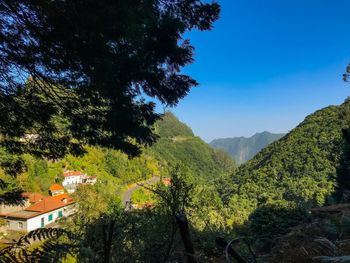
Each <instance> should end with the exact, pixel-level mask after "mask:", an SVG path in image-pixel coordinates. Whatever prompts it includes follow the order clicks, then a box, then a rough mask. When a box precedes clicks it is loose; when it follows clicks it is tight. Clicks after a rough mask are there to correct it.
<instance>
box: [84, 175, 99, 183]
mask: <svg viewBox="0 0 350 263" xmlns="http://www.w3.org/2000/svg"><path fill="white" fill-rule="evenodd" d="M96 180H97V177H96V176H87V177H86V178H84V179H83V183H84V184H91V185H93V184H95V183H96Z"/></svg>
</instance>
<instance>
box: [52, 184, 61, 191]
mask: <svg viewBox="0 0 350 263" xmlns="http://www.w3.org/2000/svg"><path fill="white" fill-rule="evenodd" d="M49 189H50V191H59V190H64V188H63V186H62V185H59V184H53V185H51V186H50V188H49Z"/></svg>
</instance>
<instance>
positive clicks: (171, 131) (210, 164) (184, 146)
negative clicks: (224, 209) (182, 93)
mask: <svg viewBox="0 0 350 263" xmlns="http://www.w3.org/2000/svg"><path fill="white" fill-rule="evenodd" d="M155 129H156V133H157V134H159V139H158V141H157V142H156V143H155V144H154V145H153V146H152V147H150V148H149V149H147V150H146V153H147V154H149V155H151V156H154V157H155V158H156V159H157V160H159V162H160V163H162V165H163V166H167V164H169V163H174V162H183V163H186V165H187V166H188V167H189V168H190V169H191V170H192V172H193V173H194V174H196V175H197V176H204V177H206V178H212V179H213V178H215V177H217V175H218V174H220V173H223V172H231V171H232V170H234V169H235V163H234V161H233V159H231V157H230V156H229V155H228V154H227V153H225V152H223V151H221V150H214V149H212V148H211V147H210V146H209V145H208V144H207V143H205V142H204V141H203V140H202V139H200V138H199V137H197V136H194V134H193V132H192V130H191V129H190V128H189V127H188V126H186V125H185V124H183V123H181V122H180V121H179V120H178V119H177V118H176V117H175V116H174V115H173V114H172V113H170V112H167V113H166V114H165V115H164V117H163V119H162V120H161V121H159V122H157V123H156V125H155Z"/></svg>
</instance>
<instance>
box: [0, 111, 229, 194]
mask: <svg viewBox="0 0 350 263" xmlns="http://www.w3.org/2000/svg"><path fill="white" fill-rule="evenodd" d="M155 131H156V133H157V134H158V136H159V138H158V141H157V143H155V144H154V145H152V146H151V147H149V148H146V149H144V151H143V154H142V155H141V156H139V157H136V158H133V159H129V158H128V157H127V155H126V154H123V153H121V152H120V151H117V150H113V149H107V148H100V147H87V148H86V149H87V153H86V154H85V155H83V156H81V157H76V156H72V155H67V156H66V157H65V158H63V159H61V160H56V161H49V160H44V159H38V158H35V157H33V156H30V155H28V154H26V155H23V156H21V157H16V158H14V157H13V156H11V155H9V154H7V153H6V152H5V151H1V152H0V157H1V161H2V162H8V163H12V165H15V163H16V161H18V160H23V162H24V163H25V171H24V172H22V173H20V174H19V175H18V176H17V177H16V179H15V180H16V182H17V185H18V186H19V187H21V188H22V189H23V190H25V191H34V192H42V193H46V192H47V189H48V188H49V186H50V185H51V184H52V183H54V182H55V181H60V180H61V179H62V178H61V175H62V172H63V171H64V170H81V171H84V172H86V173H88V174H89V175H96V176H97V177H98V178H99V179H100V180H102V181H103V182H105V184H106V185H109V186H111V187H112V186H113V185H114V187H116V188H118V187H120V186H123V185H126V184H129V183H133V182H137V181H142V180H145V179H147V178H150V177H152V176H154V175H157V176H159V175H163V176H167V174H168V168H169V167H170V166H171V165H173V164H175V163H179V162H184V163H186V165H187V166H188V168H189V169H190V171H191V173H192V174H193V175H195V176H198V177H205V178H212V179H214V178H216V177H218V176H219V175H220V174H223V173H229V172H231V171H232V170H234V169H235V163H234V161H233V160H232V159H231V158H230V156H229V155H228V154H226V153H224V152H222V151H219V150H214V149H212V148H211V147H210V146H209V145H208V144H206V143H205V142H204V141H202V140H201V139H200V138H199V137H196V136H194V135H193V132H192V130H191V129H190V128H189V127H188V126H186V125H185V124H183V123H181V122H180V121H179V120H178V119H177V118H176V117H175V116H174V115H173V114H172V113H166V114H165V115H164V116H163V118H162V119H161V120H159V121H158V122H157V123H156V125H155ZM17 159H18V160H17ZM2 177H5V175H2ZM5 179H6V180H7V181H13V178H12V177H10V176H7V177H6V178H5Z"/></svg>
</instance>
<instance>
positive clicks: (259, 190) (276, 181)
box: [230, 101, 350, 221]
mask: <svg viewBox="0 0 350 263" xmlns="http://www.w3.org/2000/svg"><path fill="white" fill-rule="evenodd" d="M349 124H350V102H349V101H346V102H344V103H343V104H341V105H339V106H329V107H326V108H324V109H322V110H319V111H316V112H315V113H313V114H311V115H309V116H307V117H306V118H305V120H304V121H303V122H302V123H300V124H299V125H298V126H297V127H296V128H294V129H293V130H292V131H291V132H289V133H288V134H287V135H285V136H284V137H283V138H282V139H280V140H278V141H275V142H273V143H272V144H270V145H269V146H267V147H266V148H264V149H263V150H262V151H260V152H259V153H258V154H257V155H256V156H255V157H253V158H252V159H251V160H250V161H248V162H247V163H245V164H243V165H241V166H240V167H239V169H238V171H237V173H235V174H233V175H232V179H233V182H234V187H233V191H232V194H231V200H230V206H231V207H232V208H233V209H236V210H237V211H240V216H241V218H240V219H239V220H240V221H242V220H244V219H246V217H247V216H248V215H249V214H250V212H252V211H253V210H254V209H256V208H257V207H259V206H261V205H263V204H266V203H271V202H275V201H292V202H295V203H297V204H300V205H302V206H304V207H314V206H321V205H324V204H327V203H333V202H335V201H337V200H339V198H341V197H342V195H340V194H341V193H342V192H344V193H346V192H347V191H348V190H349V182H350V176H349V169H348V168H349V167H350V166H349V163H350V154H349V153H350V151H349V147H348V144H347V143H346V142H345V140H344V138H343V135H342V129H344V128H348V127H349Z"/></svg>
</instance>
